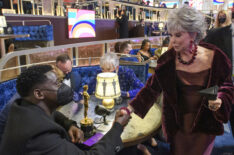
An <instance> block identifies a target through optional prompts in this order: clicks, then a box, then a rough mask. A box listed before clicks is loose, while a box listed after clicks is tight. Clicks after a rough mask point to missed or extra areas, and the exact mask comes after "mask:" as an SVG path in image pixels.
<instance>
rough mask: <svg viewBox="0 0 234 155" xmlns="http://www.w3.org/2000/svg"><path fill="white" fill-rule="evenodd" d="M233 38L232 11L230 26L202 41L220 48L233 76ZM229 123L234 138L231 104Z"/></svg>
mask: <svg viewBox="0 0 234 155" xmlns="http://www.w3.org/2000/svg"><path fill="white" fill-rule="evenodd" d="M233 36H234V10H232V24H230V25H228V26H225V27H221V28H216V29H212V30H210V31H209V32H208V34H207V36H206V38H205V39H204V41H205V42H207V43H211V44H214V45H216V46H217V47H218V48H220V49H221V50H222V51H223V52H224V53H225V54H226V55H227V57H228V58H229V59H230V60H231V62H232V75H233V74H234V67H233V65H234V64H233V61H234V58H233V57H234V55H233V51H234V49H233V46H234V45H233V42H234V40H233ZM232 78H233V77H232ZM233 82H234V79H233ZM230 123H231V127H232V135H233V137H234V103H232V112H231V115H230Z"/></svg>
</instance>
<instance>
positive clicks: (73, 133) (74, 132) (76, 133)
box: [68, 125, 84, 143]
mask: <svg viewBox="0 0 234 155" xmlns="http://www.w3.org/2000/svg"><path fill="white" fill-rule="evenodd" d="M68 134H69V136H70V138H71V141H72V143H82V142H83V141H84V133H83V131H82V130H80V129H79V128H77V127H76V126H74V125H72V126H71V127H70V129H69V130H68Z"/></svg>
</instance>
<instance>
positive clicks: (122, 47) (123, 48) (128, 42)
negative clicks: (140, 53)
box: [120, 41, 131, 53]
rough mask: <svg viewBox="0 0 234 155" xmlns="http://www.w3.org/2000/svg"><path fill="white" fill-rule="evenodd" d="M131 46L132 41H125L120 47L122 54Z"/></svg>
mask: <svg viewBox="0 0 234 155" xmlns="http://www.w3.org/2000/svg"><path fill="white" fill-rule="evenodd" d="M129 44H131V43H130V41H125V42H123V43H122V44H121V45H120V52H121V53H122V52H123V51H124V50H125V49H126V48H127V47H128V45H129Z"/></svg>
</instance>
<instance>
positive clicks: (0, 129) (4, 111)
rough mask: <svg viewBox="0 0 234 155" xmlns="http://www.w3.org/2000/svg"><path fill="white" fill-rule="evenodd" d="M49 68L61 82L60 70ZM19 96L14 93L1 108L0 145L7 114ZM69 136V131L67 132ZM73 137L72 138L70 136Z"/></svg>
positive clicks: (54, 67) (61, 74)
mask: <svg viewBox="0 0 234 155" xmlns="http://www.w3.org/2000/svg"><path fill="white" fill-rule="evenodd" d="M51 67H52V68H53V71H54V72H55V73H56V75H57V78H58V82H62V80H63V76H64V75H63V73H62V71H61V70H59V69H58V68H57V67H56V66H54V65H51ZM19 98H20V95H19V94H18V93H16V94H15V95H14V96H13V97H12V98H11V99H10V101H9V102H8V103H7V104H6V105H5V106H4V107H3V108H2V110H1V111H0V144H1V140H2V135H3V132H4V129H5V125H6V122H7V118H8V113H9V110H10V107H11V105H12V103H13V102H14V101H15V100H16V99H19ZM78 132H79V133H80V134H81V135H82V134H83V132H82V131H81V130H78ZM69 134H70V131H69ZM71 137H73V136H71Z"/></svg>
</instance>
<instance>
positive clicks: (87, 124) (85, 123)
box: [80, 85, 94, 137]
mask: <svg viewBox="0 0 234 155" xmlns="http://www.w3.org/2000/svg"><path fill="white" fill-rule="evenodd" d="M83 89H84V91H83V97H84V118H83V119H82V120H81V121H80V125H81V130H83V132H84V136H85V137H91V136H92V135H93V134H94V130H93V120H92V119H91V118H88V109H89V98H90V96H89V93H88V92H87V90H88V85H84V86H83Z"/></svg>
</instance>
